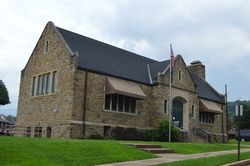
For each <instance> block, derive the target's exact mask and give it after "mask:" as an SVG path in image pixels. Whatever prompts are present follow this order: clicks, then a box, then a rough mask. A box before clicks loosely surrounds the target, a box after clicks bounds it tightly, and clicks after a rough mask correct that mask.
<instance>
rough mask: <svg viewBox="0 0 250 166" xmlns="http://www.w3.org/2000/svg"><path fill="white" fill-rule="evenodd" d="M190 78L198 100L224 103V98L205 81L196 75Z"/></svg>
mask: <svg viewBox="0 0 250 166" xmlns="http://www.w3.org/2000/svg"><path fill="white" fill-rule="evenodd" d="M191 76H192V78H193V80H194V83H195V84H196V86H197V91H198V96H199V97H200V98H204V99H208V100H212V101H216V102H219V103H225V101H224V96H223V95H221V94H219V93H218V92H217V91H216V90H215V89H214V88H213V87H212V86H211V85H210V84H209V83H208V82H207V81H206V80H204V79H202V78H200V77H199V76H197V75H196V74H191Z"/></svg>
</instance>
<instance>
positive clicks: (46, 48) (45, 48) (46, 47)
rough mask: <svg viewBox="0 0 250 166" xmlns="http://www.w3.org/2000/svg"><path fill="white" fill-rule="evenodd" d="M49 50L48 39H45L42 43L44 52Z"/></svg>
mask: <svg viewBox="0 0 250 166" xmlns="http://www.w3.org/2000/svg"><path fill="white" fill-rule="evenodd" d="M48 52H49V41H48V40H46V41H45V43H44V53H45V54H47V53H48Z"/></svg>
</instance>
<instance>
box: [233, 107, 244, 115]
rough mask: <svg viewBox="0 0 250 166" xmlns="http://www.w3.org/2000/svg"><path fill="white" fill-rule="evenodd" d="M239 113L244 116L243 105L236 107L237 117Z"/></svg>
mask: <svg viewBox="0 0 250 166" xmlns="http://www.w3.org/2000/svg"><path fill="white" fill-rule="evenodd" d="M239 107H240V110H239ZM239 111H240V112H239ZM239 113H240V116H243V105H235V115H236V116H238V114H239Z"/></svg>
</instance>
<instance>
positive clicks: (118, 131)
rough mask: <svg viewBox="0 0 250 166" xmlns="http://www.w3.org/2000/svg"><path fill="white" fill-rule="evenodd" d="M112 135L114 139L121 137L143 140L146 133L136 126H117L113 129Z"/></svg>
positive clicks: (123, 138) (121, 138)
mask: <svg viewBox="0 0 250 166" xmlns="http://www.w3.org/2000/svg"><path fill="white" fill-rule="evenodd" d="M111 136H112V138H113V139H120V140H143V139H144V133H143V132H141V131H139V130H137V129H136V128H122V127H115V128H113V129H112V131H111Z"/></svg>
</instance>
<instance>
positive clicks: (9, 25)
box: [0, 0, 250, 116]
mask: <svg viewBox="0 0 250 166" xmlns="http://www.w3.org/2000/svg"><path fill="white" fill-rule="evenodd" d="M249 9H250V1H248V0H202V1H201V0H147V1H146V0H78V1H72V0H54V1H51V0H43V1H31V0H30V1H28V0H22V1H20V0H0V20H1V26H0V79H1V80H3V81H4V83H5V85H6V87H7V89H8V91H9V96H10V100H11V104H9V105H6V106H0V114H6V115H8V114H10V115H14V116H15V115H16V111H17V104H18V92H19V82H20V74H21V70H22V69H23V68H24V66H25V64H26V63H27V61H28V59H29V57H30V55H31V53H32V51H33V49H34V47H35V45H36V43H37V41H38V39H39V37H40V35H41V33H42V31H43V29H44V27H45V25H46V23H47V22H48V21H52V22H53V23H54V24H55V25H56V26H58V27H62V28H64V29H68V30H70V31H73V32H77V33H80V34H82V35H84V36H88V37H91V38H94V39H97V40H100V41H103V42H106V43H109V44H111V45H114V46H118V47H120V48H123V49H126V50H129V51H132V52H135V53H137V54H140V55H143V56H146V57H149V58H152V59H155V60H158V61H162V60H166V59H169V56H170V53H169V52H170V51H169V50H170V48H169V45H170V43H171V44H172V45H173V50H174V53H175V54H180V55H182V57H183V58H184V60H185V62H186V64H187V65H189V64H190V62H192V61H194V60H200V61H201V62H202V63H203V64H204V65H205V66H206V80H207V81H208V82H209V83H210V84H211V85H213V86H214V87H215V88H216V89H217V90H218V91H219V92H220V93H222V94H223V93H224V91H225V90H224V89H225V84H227V87H228V100H229V101H232V100H236V99H241V100H249V99H250V87H249V86H250V74H249V71H250V21H249V18H250V10H249Z"/></svg>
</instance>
